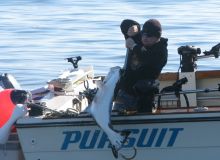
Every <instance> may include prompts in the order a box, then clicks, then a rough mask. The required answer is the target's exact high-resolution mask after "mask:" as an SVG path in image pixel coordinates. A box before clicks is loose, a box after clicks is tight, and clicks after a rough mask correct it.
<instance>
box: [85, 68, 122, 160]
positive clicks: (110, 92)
mask: <svg viewBox="0 0 220 160" xmlns="http://www.w3.org/2000/svg"><path fill="white" fill-rule="evenodd" d="M119 72H120V67H113V68H110V71H109V73H108V75H107V76H106V77H105V79H104V81H103V83H102V84H101V85H100V88H99V89H98V91H97V93H96V95H95V97H94V99H93V101H92V103H91V105H90V106H89V107H88V108H87V109H86V112H89V113H91V114H92V116H93V117H94V119H95V120H96V122H97V123H98V125H99V126H100V127H101V128H102V129H103V130H104V132H105V133H106V134H107V135H108V138H109V140H110V142H111V144H112V145H113V149H114V150H113V152H115V151H116V152H117V151H118V150H119V149H120V148H121V147H122V144H123V143H124V141H125V137H124V136H122V135H121V134H120V133H118V132H116V131H114V130H113V128H112V127H111V120H110V116H111V111H112V100H113V96H114V89H115V86H116V84H117V82H118V80H119V78H120V73H119ZM113 154H114V156H116V157H117V155H115V153H113ZM116 154H117V153H116Z"/></svg>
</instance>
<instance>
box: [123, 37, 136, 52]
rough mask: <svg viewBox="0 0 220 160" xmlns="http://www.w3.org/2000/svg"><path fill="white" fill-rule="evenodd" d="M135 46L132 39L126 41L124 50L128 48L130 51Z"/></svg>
mask: <svg viewBox="0 0 220 160" xmlns="http://www.w3.org/2000/svg"><path fill="white" fill-rule="evenodd" d="M135 45H136V43H135V42H134V40H133V39H132V38H128V39H126V42H125V46H126V48H129V49H131V50H132V49H133V48H134V46H135Z"/></svg>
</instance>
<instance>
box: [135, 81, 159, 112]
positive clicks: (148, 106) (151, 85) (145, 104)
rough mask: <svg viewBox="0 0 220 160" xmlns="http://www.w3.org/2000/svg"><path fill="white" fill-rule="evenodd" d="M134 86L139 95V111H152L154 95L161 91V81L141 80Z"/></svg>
mask: <svg viewBox="0 0 220 160" xmlns="http://www.w3.org/2000/svg"><path fill="white" fill-rule="evenodd" d="M133 88H134V91H135V94H136V96H137V97H138V102H137V111H138V112H139V113H142V112H150V113H151V112H152V108H153V107H154V96H155V94H156V93H158V91H159V81H155V80H139V81H138V82H137V83H136V84H135V85H134V87H133Z"/></svg>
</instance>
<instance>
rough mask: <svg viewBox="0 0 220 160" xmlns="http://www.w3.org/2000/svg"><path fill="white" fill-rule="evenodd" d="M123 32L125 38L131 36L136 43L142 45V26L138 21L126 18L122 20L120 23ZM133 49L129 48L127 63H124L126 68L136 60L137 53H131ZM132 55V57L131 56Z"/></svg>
mask: <svg viewBox="0 0 220 160" xmlns="http://www.w3.org/2000/svg"><path fill="white" fill-rule="evenodd" d="M120 28H121V32H122V34H123V35H124V38H125V40H127V39H128V38H131V39H132V40H133V41H134V42H135V43H136V44H139V45H141V44H142V42H141V26H140V24H139V23H138V22H137V21H134V20H131V19H125V20H123V21H122V22H121V25H120ZM129 52H131V50H130V49H129V48H127V53H126V58H125V63H124V67H123V68H124V70H126V69H127V68H128V66H127V65H128V64H133V63H132V62H131V60H133V61H134V60H135V59H136V58H135V56H136V55H135V54H130V53H129ZM131 56H132V57H131Z"/></svg>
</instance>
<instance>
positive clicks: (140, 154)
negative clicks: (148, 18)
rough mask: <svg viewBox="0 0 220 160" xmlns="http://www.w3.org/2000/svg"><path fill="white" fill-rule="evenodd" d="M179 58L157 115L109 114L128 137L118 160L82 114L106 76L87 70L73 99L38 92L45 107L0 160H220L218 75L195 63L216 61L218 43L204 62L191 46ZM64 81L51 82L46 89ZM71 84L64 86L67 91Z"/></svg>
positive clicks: (23, 123)
mask: <svg viewBox="0 0 220 160" xmlns="http://www.w3.org/2000/svg"><path fill="white" fill-rule="evenodd" d="M178 53H179V55H180V57H181V58H180V70H181V72H172V73H171V72H166V73H162V74H161V75H160V78H159V80H160V92H159V93H157V95H156V97H155V104H156V105H155V106H156V107H155V109H154V111H153V112H152V113H136V112H135V111H127V112H117V111H112V114H111V123H112V125H113V127H114V129H115V130H118V131H122V130H129V131H130V134H129V136H128V137H127V140H126V142H125V143H124V144H123V146H122V148H121V149H120V150H119V153H118V155H117V156H115V155H114V154H113V153H112V149H111V144H110V142H109V140H108V136H107V134H106V133H105V132H104V131H103V130H102V128H100V127H99V126H98V125H97V122H96V121H95V120H94V118H93V117H92V116H91V115H90V114H88V113H85V112H83V111H84V109H85V108H86V106H87V105H88V104H89V103H91V101H92V98H93V97H94V95H95V93H96V91H97V88H96V87H98V84H99V82H100V81H102V80H103V77H94V76H93V74H91V73H93V72H92V70H89V72H87V71H88V70H87V71H86V70H83V72H82V73H84V74H81V73H80V74H77V75H83V76H79V77H80V78H77V81H74V79H75V78H76V77H77V76H74V78H73V79H68V82H69V83H71V85H70V86H72V85H75V84H77V85H75V86H74V87H72V88H71V89H70V92H69V90H68V88H69V87H67V90H64V91H60V90H59V89H58V90H56V88H54V87H52V89H51V88H50V87H48V88H47V89H45V88H46V87H44V89H42V90H41V89H39V90H34V91H33V93H34V94H35V97H34V98H35V103H36V104H37V105H38V106H39V105H40V106H42V105H43V106H44V108H43V109H42V107H38V109H39V110H40V111H39V112H36V110H35V112H33V113H31V115H29V116H26V117H23V118H20V119H18V120H17V122H16V124H15V126H16V130H17V131H16V132H13V133H11V135H10V138H9V140H8V143H7V144H5V145H0V147H1V148H0V150H1V152H2V153H3V154H1V155H0V159H1V160H6V159H15V160H24V159H25V160H48V159H53V160H60V159H66V160H68V159H74V158H75V159H106V160H112V159H126V160H128V159H129V160H131V159H134V160H145V159H157V160H164V159H169V160H176V159H178V160H185V159H187V160H193V159H200V160H208V159H218V158H219V150H220V140H219V134H220V83H219V82H220V70H211V71H201V70H200V71H197V70H196V69H195V64H196V61H197V60H199V59H200V58H207V57H210V56H214V57H215V58H218V56H219V54H220V44H218V45H216V46H214V47H212V49H211V50H210V51H204V52H203V55H201V50H200V49H199V48H196V47H193V46H182V47H179V48H178ZM78 59H79V58H78ZM70 61H72V60H70ZM76 61H77V58H76ZM76 61H75V62H76ZM75 64H76V63H75ZM74 72H77V73H79V72H78V69H77V68H74V71H72V72H69V73H73V74H75V73H74ZM69 73H68V74H67V75H69ZM87 73H90V74H89V75H90V76H88V74H87ZM85 75H86V76H85ZM67 77H68V76H67ZM65 78H66V77H65ZM65 78H64V79H65ZM64 79H63V78H58V79H55V80H52V81H49V82H48V86H50V85H52V84H53V85H54V84H55V82H57V81H59V82H61V81H62V82H64ZM69 80H71V81H69ZM66 81H67V79H65V83H64V85H62V86H66ZM76 82H77V83H76ZM59 84H60V83H59ZM90 84H91V88H90V87H88V86H90ZM85 86H86V87H85ZM58 88H59V87H58ZM61 88H62V89H63V88H65V87H61ZM76 88H77V89H76ZM78 88H79V89H78ZM48 90H49V91H48ZM72 91H74V92H72ZM51 92H52V93H53V96H52V97H53V98H51ZM37 93H41V94H37ZM42 94H43V96H42ZM48 94H49V95H50V96H48ZM54 94H56V95H55V96H54ZM39 95H41V96H39ZM48 97H49V98H48ZM114 103H117V102H114ZM33 108H34V107H33ZM36 108H37V107H36ZM41 109H42V110H41ZM12 144H13V146H17V147H14V148H13V147H12ZM9 153H10V154H9ZM12 155H13V156H14V157H13V158H11V157H10V156H12Z"/></svg>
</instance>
